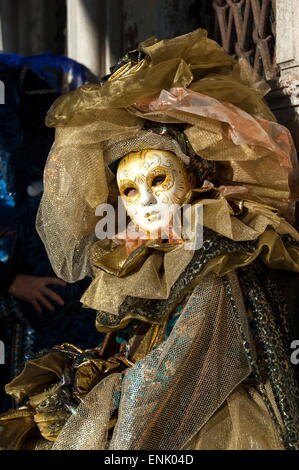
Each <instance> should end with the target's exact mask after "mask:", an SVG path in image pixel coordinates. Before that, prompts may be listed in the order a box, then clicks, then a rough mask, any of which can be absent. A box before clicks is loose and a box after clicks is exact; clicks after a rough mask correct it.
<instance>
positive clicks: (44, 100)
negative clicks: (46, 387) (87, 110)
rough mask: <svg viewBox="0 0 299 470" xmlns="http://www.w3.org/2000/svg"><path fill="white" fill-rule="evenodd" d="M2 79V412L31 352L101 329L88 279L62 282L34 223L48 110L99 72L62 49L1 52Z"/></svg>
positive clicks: (92, 341)
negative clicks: (86, 303)
mask: <svg viewBox="0 0 299 470" xmlns="http://www.w3.org/2000/svg"><path fill="white" fill-rule="evenodd" d="M0 80H2V82H3V83H4V85H5V104H4V105H1V106H0V160H1V161H0V164H1V165H0V166H1V168H0V170H1V169H2V172H0V173H1V175H0V177H1V176H2V178H3V180H5V184H6V186H7V191H8V193H9V194H12V195H13V208H10V209H11V210H10V211H9V217H7V215H6V214H5V210H4V207H3V204H2V205H1V204H0V225H1V226H9V227H13V229H12V230H13V231H15V237H14V241H13V244H12V247H11V250H10V252H9V253H8V255H7V259H5V262H3V260H2V261H0V340H1V341H3V343H4V344H5V355H6V357H5V364H2V365H0V412H3V411H5V410H6V409H7V408H10V407H11V406H14V404H13V403H12V402H11V400H10V398H9V397H8V396H7V395H5V393H4V384H5V383H7V382H8V381H9V380H11V379H12V378H13V377H14V376H15V375H17V374H18V373H19V371H20V370H21V368H22V367H23V364H24V362H25V361H26V360H27V359H28V358H30V357H32V355H34V354H36V353H37V351H40V350H46V349H47V348H50V347H52V346H54V345H55V344H59V343H61V342H70V343H75V344H77V345H78V346H79V347H82V348H83V349H86V348H89V347H95V346H97V345H98V344H99V343H100V341H101V338H102V335H101V334H100V333H98V332H97V331H96V329H95V328H94V321H95V311H94V310H91V309H83V308H82V306H81V304H80V298H81V296H82V294H83V292H84V291H85V290H86V287H87V286H88V285H89V282H90V280H89V279H88V278H87V279H85V280H83V281H79V282H76V283H74V284H66V283H65V282H64V281H62V280H61V279H58V278H57V277H56V275H55V273H54V271H53V269H52V266H51V264H50V262H49V259H48V256H47V253H46V250H45V248H44V245H43V243H42V241H41V240H40V238H39V235H38V234H37V232H36V229H35V219H36V213H37V210H38V206H39V202H40V198H41V196H42V192H43V183H42V179H43V171H44V166H45V163H46V159H47V156H48V153H49V151H50V148H51V146H52V143H53V141H54V132H53V130H52V129H49V128H47V127H46V126H45V124H44V120H45V116H46V113H47V111H48V109H49V108H50V106H51V105H52V103H53V102H54V101H55V100H56V99H57V98H58V97H59V96H60V95H61V94H63V93H64V92H66V91H70V90H72V89H75V88H77V87H78V86H80V85H82V84H85V83H90V82H92V81H97V79H96V77H94V76H93V75H92V74H91V73H90V71H89V70H88V69H86V68H85V67H84V66H82V65H81V64H79V63H77V62H75V61H72V60H70V59H68V58H66V57H63V56H57V55H54V54H42V55H38V56H31V57H21V56H19V55H16V54H0ZM10 231H11V230H10V229H8V230H4V232H2V236H4V237H7V236H8V235H11V234H10V233H9V232H10ZM0 238H1V237H0ZM0 260H1V257H0ZM6 261H7V262H6Z"/></svg>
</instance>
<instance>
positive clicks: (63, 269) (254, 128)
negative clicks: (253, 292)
mask: <svg viewBox="0 0 299 470" xmlns="http://www.w3.org/2000/svg"><path fill="white" fill-rule="evenodd" d="M140 47H141V49H142V50H144V52H145V53H146V54H147V56H146V60H145V62H144V63H143V64H142V65H140V67H135V66H133V65H132V66H131V65H128V66H127V67H126V68H125V70H124V69H123V70H121V71H119V72H116V75H115V76H113V77H111V80H109V81H107V82H105V83H104V85H102V86H100V85H95V84H93V85H85V86H83V87H81V88H79V89H78V90H75V91H73V92H71V93H69V94H67V95H65V96H63V97H61V98H60V99H58V100H57V102H56V103H55V104H54V105H53V106H52V108H51V109H50V111H49V113H48V117H47V124H48V125H49V126H52V127H56V139H55V143H54V145H53V148H52V150H51V152H50V155H49V159H48V162H47V165H46V168H45V176H44V193H43V197H42V201H41V205H40V209H39V213H38V217H37V230H38V232H39V234H40V236H41V238H42V240H43V242H44V244H45V247H46V249H47V252H48V255H49V258H50V260H51V263H52V266H53V268H54V270H55V272H56V274H57V275H58V276H60V277H62V278H63V279H65V280H67V281H69V282H73V281H75V280H77V279H80V278H83V277H84V276H85V275H86V274H88V273H90V265H89V261H88V250H89V247H90V246H91V245H92V243H93V242H94V241H95V235H94V229H95V225H96V222H97V220H98V219H97V217H95V209H96V207H97V206H98V205H99V204H101V203H104V202H106V201H108V202H112V203H113V204H115V202H116V199H117V198H116V197H117V194H118V192H117V188H116V183H115V178H114V175H113V174H112V173H111V172H110V170H109V167H108V165H109V164H111V162H112V161H113V160H116V159H117V158H119V157H120V156H122V154H123V151H134V150H135V151H138V150H140V149H141V148H142V149H143V148H151V147H153V148H157V147H160V148H162V149H165V150H170V151H175V153H177V155H178V156H180V158H182V160H183V161H185V162H187V160H188V157H187V156H186V155H185V154H184V153H183V152H182V151H181V150H180V149H179V148H178V144H177V142H176V141H172V140H171V139H167V138H166V137H165V136H157V135H153V133H149V132H144V131H142V128H143V125H144V123H145V121H146V120H151V121H156V122H160V123H163V122H168V123H171V122H174V123H183V124H187V128H186V131H185V133H186V136H187V137H188V139H189V140H190V142H191V144H192V146H193V147H194V150H195V151H196V152H198V153H199V154H200V155H201V156H203V157H204V158H206V159H207V160H209V159H210V160H213V161H215V162H217V163H219V181H220V187H219V190H220V192H219V193H217V192H215V193H214V196H213V199H214V200H213V201H211V200H210V199H209V201H203V202H204V205H205V213H204V224H205V225H206V226H207V227H209V228H211V229H213V230H215V231H217V232H219V233H221V234H225V236H229V237H231V238H232V239H234V240H240V239H241V240H246V239H247V237H249V239H253V238H254V237H255V238H257V237H258V236H259V235H260V234H261V233H262V232H263V230H264V227H265V225H266V224H267V220H269V219H271V220H273V217H272V215H271V211H270V212H269V210H268V209H267V208H266V207H265V204H266V205H269V206H272V207H273V208H274V212H275V210H278V211H279V215H283V216H286V217H289V219H290V220H291V218H292V212H293V207H292V204H291V203H290V202H289V201H292V200H294V199H296V198H297V197H298V194H297V193H298V187H299V185H298V184H297V183H298V175H297V167H296V165H297V164H296V155H295V151H294V146H293V143H292V139H291V137H290V134H289V132H288V130H287V129H286V128H284V127H283V126H280V125H279V124H277V123H276V122H275V118H274V117H273V115H272V114H271V112H270V111H269V109H268V108H267V106H266V104H265V103H264V101H263V95H264V94H265V92H266V91H267V88H266V86H264V85H263V83H262V82H261V81H257V79H256V78H255V77H253V75H252V73H251V72H250V68H249V66H247V65H246V64H245V62H244V61H242V62H241V63H237V62H236V61H235V60H234V59H233V58H232V57H230V56H229V55H228V54H226V53H225V52H224V51H223V49H222V48H221V47H220V46H218V45H217V44H216V43H215V42H214V41H211V40H210V39H208V38H207V37H206V32H205V31H204V30H200V29H199V30H196V31H194V32H192V33H189V34H186V35H183V36H180V37H178V38H174V39H170V40H165V41H157V40H154V41H150V42H145V43H144V44H142V45H141V46H140ZM234 105H237V106H239V107H238V108H237V107H236V106H234ZM153 141H154V142H153ZM289 185H290V186H289ZM232 186H233V189H231V188H232ZM290 188H291V190H290ZM231 199H233V200H234V201H243V200H244V201H245V202H246V203H247V202H248V203H249V202H252V201H254V202H256V203H259V204H261V205H260V206H258V205H251V206H248V207H246V208H245V207H244V206H243V207H242V211H241V216H242V217H243V216H244V217H243V218H242V220H243V223H245V225H247V226H248V230H241V228H240V223H239V219H240V214H238V215H237V216H236V215H234V213H233V211H232V210H231V207H230V204H229V201H230V200H231ZM211 205H213V207H212V206H211ZM272 212H273V211H272ZM264 215H266V219H265V217H264ZM261 218H264V223H262V224H260V223H256V221H257V219H258V221H259V222H260V221H261ZM222 220H223V222H222ZM252 221H254V222H252ZM252 223H253V225H254V227H253V230H252ZM270 223H271V222H270ZM241 225H242V224H241ZM276 225H279V222H277V223H276Z"/></svg>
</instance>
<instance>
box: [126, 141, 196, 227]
mask: <svg viewBox="0 0 299 470" xmlns="http://www.w3.org/2000/svg"><path fill="white" fill-rule="evenodd" d="M117 184H118V188H119V191H120V195H121V197H122V200H123V202H124V205H125V208H126V210H127V213H128V215H129V216H130V218H131V219H132V221H133V222H134V224H135V226H137V227H139V228H140V229H141V230H143V231H144V232H146V233H149V232H151V233H152V232H155V231H157V230H160V229H162V230H163V228H165V227H167V226H168V224H169V220H170V216H171V214H172V211H173V209H172V208H173V207H174V205H180V204H181V202H182V200H183V199H184V197H185V196H186V194H187V193H188V191H189V190H190V185H189V181H188V176H187V172H186V168H185V165H184V163H183V162H182V161H181V160H180V159H179V158H178V157H177V156H176V155H175V154H174V153H172V152H168V151H165V150H142V151H140V152H131V153H129V154H128V155H126V156H125V157H123V158H122V159H121V161H120V163H119V166H118V169H117Z"/></svg>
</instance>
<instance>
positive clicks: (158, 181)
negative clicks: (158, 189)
mask: <svg viewBox="0 0 299 470" xmlns="http://www.w3.org/2000/svg"><path fill="white" fill-rule="evenodd" d="M165 180H166V175H158V176H156V177H155V178H154V179H153V181H152V186H159V185H160V184H162V183H164V181H165Z"/></svg>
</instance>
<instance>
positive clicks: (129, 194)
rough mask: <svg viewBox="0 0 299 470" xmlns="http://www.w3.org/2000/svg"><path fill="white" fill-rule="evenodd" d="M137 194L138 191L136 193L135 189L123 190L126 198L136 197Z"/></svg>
mask: <svg viewBox="0 0 299 470" xmlns="http://www.w3.org/2000/svg"><path fill="white" fill-rule="evenodd" d="M137 193H138V191H137V189H136V188H126V189H125V190H124V195H125V196H127V197H132V196H136V194H137Z"/></svg>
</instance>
